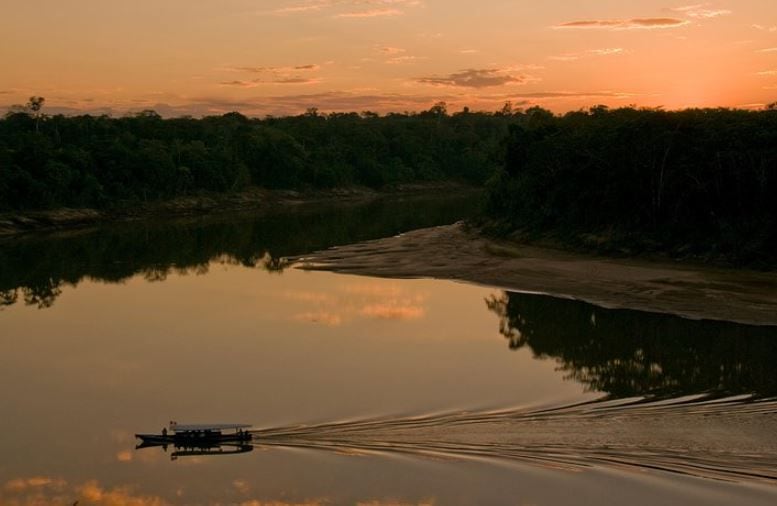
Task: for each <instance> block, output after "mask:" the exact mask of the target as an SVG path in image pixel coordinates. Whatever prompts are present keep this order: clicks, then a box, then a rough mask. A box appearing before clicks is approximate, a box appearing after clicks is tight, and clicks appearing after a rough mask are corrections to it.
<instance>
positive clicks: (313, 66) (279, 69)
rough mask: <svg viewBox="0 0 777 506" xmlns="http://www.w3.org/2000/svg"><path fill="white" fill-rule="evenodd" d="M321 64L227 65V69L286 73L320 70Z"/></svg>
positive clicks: (254, 72)
mask: <svg viewBox="0 0 777 506" xmlns="http://www.w3.org/2000/svg"><path fill="white" fill-rule="evenodd" d="M320 69H321V65H318V64H315V63H308V64H306V65H289V66H286V67H251V66H238V67H226V70H229V71H232V72H247V73H251V74H262V73H272V74H286V73H289V72H314V71H316V70H320Z"/></svg>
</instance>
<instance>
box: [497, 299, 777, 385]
mask: <svg viewBox="0 0 777 506" xmlns="http://www.w3.org/2000/svg"><path fill="white" fill-rule="evenodd" d="M486 303H487V305H488V308H489V309H490V310H491V311H493V312H494V313H495V314H496V315H497V316H498V317H499V331H500V332H501V334H502V335H503V336H504V337H505V338H507V339H508V342H509V346H510V348H511V349H521V348H523V347H525V346H528V347H529V348H530V349H531V350H532V353H533V354H534V355H535V356H537V357H541V358H549V359H553V360H556V361H557V362H558V363H559V364H560V368H561V369H562V370H563V371H565V372H566V373H567V375H568V376H567V377H568V378H569V379H571V380H574V381H578V382H581V383H583V384H585V385H586V386H587V387H588V388H589V389H591V390H593V391H599V392H606V393H608V394H611V395H613V396H615V397H631V396H642V395H649V396H662V397H663V396H667V397H671V396H677V395H683V394H699V393H712V394H719V395H729V394H755V395H757V396H763V397H767V396H773V395H775V394H777V375H776V374H775V373H774V363H775V361H776V360H777V327H770V326H753V325H742V324H737V323H731V322H714V321H703V320H702V321H698V320H688V319H685V318H680V317H677V316H672V315H666V314H659V313H648V312H643V311H634V310H627V309H605V308H601V307H597V306H594V305H591V304H587V303H585V302H580V301H574V300H567V299H557V298H553V297H549V296H545V295H532V294H522V293H514V292H504V293H503V294H502V295H501V296H499V297H497V296H492V297H491V298H490V299H488V300H487V301H486Z"/></svg>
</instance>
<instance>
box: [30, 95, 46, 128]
mask: <svg viewBox="0 0 777 506" xmlns="http://www.w3.org/2000/svg"><path fill="white" fill-rule="evenodd" d="M45 101H46V99H45V98H43V97H36V96H32V97H30V101H29V102H27V109H29V110H30V111H31V112H32V113H33V116H35V133H38V132H39V128H38V124H39V122H40V117H41V112H40V110H41V109H42V108H43V102H45Z"/></svg>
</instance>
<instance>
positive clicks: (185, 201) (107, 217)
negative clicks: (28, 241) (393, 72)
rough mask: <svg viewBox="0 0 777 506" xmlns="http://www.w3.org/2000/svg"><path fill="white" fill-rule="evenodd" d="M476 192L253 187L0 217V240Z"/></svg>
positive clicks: (448, 186) (427, 187)
mask: <svg viewBox="0 0 777 506" xmlns="http://www.w3.org/2000/svg"><path fill="white" fill-rule="evenodd" d="M438 191H448V192H454V193H461V194H465V193H470V192H472V193H475V192H480V191H482V189H481V188H478V187H474V186H468V185H465V184H461V183H455V182H434V183H415V184H406V185H399V186H394V187H390V188H387V189H383V190H374V189H371V188H366V187H344V188H333V189H329V190H310V191H294V190H267V189H264V188H259V187H253V188H249V189H247V190H245V191H242V192H237V193H213V194H202V195H192V196H186V197H176V198H173V199H169V200H161V201H155V202H142V203H122V204H121V205H119V206H117V207H116V208H112V209H91V208H85V209H73V208H58V209H51V210H37V211H19V212H6V213H0V238H7V237H13V236H19V235H24V234H34V233H46V232H53V231H61V230H76V229H82V228H89V227H94V226H98V225H103V224H110V223H120V222H126V221H133V220H144V219H154V218H158V217H162V218H164V219H167V218H181V217H188V216H208V215H215V214H225V213H233V212H241V211H257V212H263V211H269V210H276V209H284V208H287V209H288V208H293V207H297V206H304V205H308V204H310V205H315V204H327V203H344V204H346V203H347V204H353V203H363V202H369V201H372V200H379V199H382V198H414V197H421V196H424V195H426V194H428V193H429V192H438Z"/></svg>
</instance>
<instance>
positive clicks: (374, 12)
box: [334, 9, 405, 19]
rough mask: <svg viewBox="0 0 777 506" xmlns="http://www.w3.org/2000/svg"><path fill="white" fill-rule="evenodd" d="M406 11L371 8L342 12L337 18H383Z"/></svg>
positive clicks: (399, 14) (336, 15)
mask: <svg viewBox="0 0 777 506" xmlns="http://www.w3.org/2000/svg"><path fill="white" fill-rule="evenodd" d="M404 13H405V12H404V11H401V10H399V9H369V10H366V11H354V12H341V13H340V14H335V15H334V17H335V18H341V19H342V18H379V17H381V18H383V17H389V16H401V15H403V14H404Z"/></svg>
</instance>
